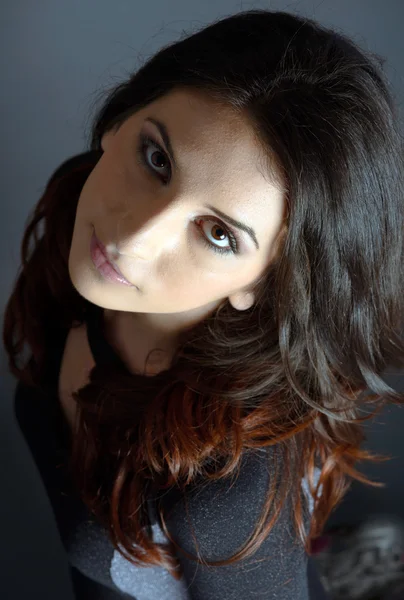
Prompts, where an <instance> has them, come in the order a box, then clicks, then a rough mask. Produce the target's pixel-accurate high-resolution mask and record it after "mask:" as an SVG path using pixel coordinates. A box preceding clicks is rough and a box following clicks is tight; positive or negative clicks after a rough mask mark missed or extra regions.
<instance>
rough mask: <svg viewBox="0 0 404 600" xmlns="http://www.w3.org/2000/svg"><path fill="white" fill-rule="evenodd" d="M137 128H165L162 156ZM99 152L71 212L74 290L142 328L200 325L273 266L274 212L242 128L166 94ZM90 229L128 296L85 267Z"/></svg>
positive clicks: (224, 115) (158, 140) (183, 95)
mask: <svg viewBox="0 0 404 600" xmlns="http://www.w3.org/2000/svg"><path fill="white" fill-rule="evenodd" d="M148 119H155V120H157V121H160V122H161V123H163V124H164V126H165V128H166V131H167V133H168V136H169V140H170V143H171V147H172V152H173V154H174V156H173V157H170V154H169V149H168V147H167V145H166V143H165V142H164V140H163V137H162V135H161V133H160V132H159V129H158V127H157V126H156V125H155V124H153V123H152V122H151V121H150V120H148ZM142 136H148V137H149V138H151V140H152V141H147V140H146V141H145V142H144V143H142ZM154 143H155V144H158V145H159V146H160V147H161V150H159V149H158V147H157V146H156V145H154ZM142 146H143V149H142ZM102 148H103V150H104V153H103V155H102V156H101V158H100V160H99V162H98V163H97V165H96V166H95V168H94V169H93V171H92V172H91V174H90V176H89V177H88V179H87V181H86V183H85V185H84V187H83V189H82V192H81V195H80V198H79V203H78V207H77V213H76V221H75V225H74V232H73V239H72V246H71V251H70V257H69V273H70V277H71V280H72V283H73V285H74V286H75V288H76V289H77V291H78V292H79V293H80V294H81V295H82V296H83V297H85V298H86V299H88V300H89V301H90V302H92V303H94V304H97V305H99V306H101V307H103V308H105V309H110V310H114V311H124V312H132V313H149V314H150V318H151V317H152V314H154V315H156V316H157V315H158V314H162V313H164V314H166V315H167V317H168V316H169V314H171V315H172V316H174V314H178V313H181V314H182V315H183V316H184V317H185V318H186V315H187V314H188V315H189V316H190V318H192V315H197V314H199V315H201V316H203V315H204V314H208V313H210V312H211V311H212V310H213V309H214V308H215V307H217V306H219V304H221V303H222V302H223V300H225V299H227V298H229V300H230V301H234V304H235V305H237V299H238V298H239V297H241V296H244V293H243V292H244V290H248V289H249V288H250V285H251V284H252V283H253V282H254V281H255V280H257V279H258V278H259V277H260V275H261V274H262V273H263V271H264V270H265V268H266V267H267V266H268V265H269V263H270V261H271V260H272V258H273V257H274V254H275V252H276V241H277V236H278V234H279V233H280V230H281V227H282V224H283V215H284V208H285V205H284V195H283V193H282V192H281V191H279V190H278V189H277V187H275V185H274V184H273V183H271V180H270V176H269V175H270V174H269V173H268V172H266V169H267V167H265V163H264V160H263V154H262V150H260V148H259V146H258V145H257V142H256V141H255V140H254V136H253V130H252V128H251V126H250V125H249V123H248V121H247V120H242V119H241V117H235V116H234V115H233V114H232V113H231V112H230V111H229V110H228V109H227V108H223V106H220V105H218V104H217V103H216V102H214V101H213V100H212V99H211V98H209V96H206V95H203V94H202V93H200V92H198V93H197V92H194V91H192V92H191V91H183V90H175V91H173V92H171V93H170V94H167V95H166V96H164V97H162V98H160V99H158V100H156V101H155V102H153V103H151V104H149V105H147V106H146V107H145V108H143V109H141V110H139V111H138V112H136V113H135V114H133V115H132V116H131V117H129V118H128V119H127V120H126V121H125V122H124V123H123V124H122V125H121V126H120V128H119V129H115V130H114V131H111V132H108V133H107V134H105V135H104V137H103V139H102ZM138 151H139V152H138ZM141 153H142V154H141ZM140 156H141V157H142V158H140ZM173 159H175V165H174V162H173ZM143 160H144V161H145V162H144V163H143V162H142V161H143ZM216 210H217V211H220V213H221V215H220V216H218V215H217V214H216V213H215V211H216ZM225 215H228V216H229V217H231V218H232V219H236V220H238V221H240V222H242V223H243V224H245V226H246V227H248V229H249V231H250V232H253V233H252V237H251V236H250V235H249V234H248V233H246V232H245V231H241V230H240V229H238V228H237V227H236V226H235V225H232V224H230V223H229V222H228V221H227V220H226V217H225ZM94 230H95V233H96V235H97V237H98V238H99V240H101V242H102V243H103V244H104V245H105V247H106V249H107V251H108V253H110V258H112V259H113V260H114V261H115V263H116V265H117V266H118V268H119V269H120V271H121V272H122V274H123V275H124V277H125V278H126V279H127V280H128V281H129V282H131V283H132V284H133V287H129V286H125V285H122V284H118V283H113V282H110V281H108V280H107V279H105V278H104V277H103V275H102V274H101V273H100V272H99V270H98V269H97V268H96V266H95V265H94V263H93V260H92V257H91V253H90V242H91V239H92V235H93V231H94ZM254 240H255V241H254ZM221 251H223V252H221ZM135 286H136V287H135ZM248 304H252V302H249V303H247V305H246V306H243V307H242V309H243V308H248V307H249V306H248ZM237 307H238V308H239V306H238V305H237ZM145 316H146V315H145Z"/></svg>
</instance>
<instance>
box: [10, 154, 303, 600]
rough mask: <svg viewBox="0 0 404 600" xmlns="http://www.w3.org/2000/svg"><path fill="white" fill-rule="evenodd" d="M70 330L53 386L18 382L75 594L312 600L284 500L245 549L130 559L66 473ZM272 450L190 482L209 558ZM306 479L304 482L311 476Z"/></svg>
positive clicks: (235, 525) (100, 342)
mask: <svg viewBox="0 0 404 600" xmlns="http://www.w3.org/2000/svg"><path fill="white" fill-rule="evenodd" d="M83 156H84V155H83ZM76 160H77V159H76ZM58 171H59V172H60V169H59V170H58ZM99 316H100V311H99V309H97V307H94V311H93V312H92V313H91V316H89V318H88V319H89V320H88V339H89V343H90V348H91V350H92V353H93V355H94V360H95V362H96V363H97V364H98V363H100V362H102V361H109V360H119V358H118V357H117V356H116V354H115V353H114V351H113V349H112V348H111V347H110V346H109V345H108V343H107V341H106V340H105V339H104V338H103V336H102V332H101V328H100V327H99V326H98V319H99ZM67 333H68V332H67V331H65V332H60V333H59V334H55V340H54V349H55V351H54V354H53V363H52V365H51V366H50V371H49V388H48V390H47V391H43V392H42V391H41V392H38V391H35V390H34V389H32V388H28V387H26V386H24V385H23V384H22V383H21V382H20V383H18V385H17V389H16V394H15V413H16V417H17V421H18V423H19V426H20V428H21V431H22V433H23V435H24V437H25V439H26V441H27V443H28V445H29V447H30V450H31V452H32V455H33V458H34V460H35V462H36V464H37V466H38V469H39V472H40V475H41V477H42V480H43V483H44V485H45V487H46V490H47V493H48V495H49V498H50V501H51V504H52V507H53V510H54V514H55V518H56V521H57V524H58V527H59V531H60V535H61V539H62V541H63V544H64V546H65V548H66V553H67V556H68V560H69V563H70V565H71V569H72V575H73V581H74V584H75V586H76V594H77V598H81V597H83V598H86V600H91V598H94V599H95V598H97V599H105V600H107V599H113V598H122V597H128V598H136V599H137V600H177V599H178V600H186V599H192V600H239V599H240V600H247V599H249V598H251V599H254V600H258V599H260V600H308V598H309V593H308V584H307V555H306V553H305V551H304V549H303V547H302V546H301V544H300V542H299V541H298V539H297V535H296V533H295V531H294V528H293V525H292V522H291V520H290V515H289V512H288V509H289V507H288V506H287V505H286V506H285V509H284V511H283V513H282V514H281V517H280V519H279V520H278V522H277V523H276V525H275V527H274V528H273V530H272V531H271V533H270V535H269V536H268V538H267V539H266V541H265V542H264V543H263V544H262V546H261V547H260V549H259V550H258V551H257V552H256V554H255V555H253V556H252V557H250V558H249V559H245V560H243V561H241V562H236V563H235V564H232V565H228V566H221V567H206V566H203V565H200V564H197V563H195V562H193V561H192V560H189V559H187V558H185V557H184V555H183V554H182V553H181V552H179V553H178V557H179V560H180V563H181V565H182V567H183V572H184V575H183V578H182V580H181V581H179V582H178V581H176V580H175V579H174V578H173V577H172V576H171V575H170V574H169V573H168V571H166V570H165V569H163V568H159V567H147V568H146V567H135V566H133V565H132V564H131V563H130V562H129V561H127V560H125V559H124V558H123V557H122V556H121V555H120V554H119V552H117V551H116V550H115V549H114V547H113V546H112V544H111V542H110V541H109V539H108V536H107V533H106V532H105V531H104V530H103V528H102V526H101V525H100V524H98V523H97V522H96V521H95V520H94V517H93V516H92V515H91V514H90V513H89V511H88V509H87V508H86V506H85V505H84V504H83V503H82V501H81V500H80V498H79V497H78V495H77V493H75V490H74V489H73V486H72V482H71V481H69V478H68V476H67V470H66V461H67V456H68V455H67V447H68V444H67V440H68V433H69V432H68V425H67V423H66V421H65V418H64V415H63V412H62V409H61V407H60V403H59V400H58V396H57V381H58V375H59V370H60V363H61V359H62V354H63V349H64V345H65V341H66V336H67ZM276 451H277V450H276V448H269V449H263V450H259V451H254V452H249V453H246V454H245V455H244V458H243V462H242V467H241V470H240V474H239V476H238V479H237V480H236V483H234V482H233V484H231V483H230V482H229V481H216V482H210V483H209V484H207V485H205V486H204V487H203V488H202V489H190V490H189V492H188V493H187V504H188V510H189V519H190V520H191V522H192V525H193V528H194V533H195V536H196V539H197V541H198V544H199V547H200V551H201V553H202V556H205V557H207V558H209V559H211V560H216V559H219V558H228V557H230V556H231V555H232V554H233V553H234V552H235V551H236V549H237V548H238V547H240V545H242V544H244V543H245V542H246V540H247V538H248V537H249V535H250V534H251V533H252V531H253V529H254V526H255V523H256V521H257V519H258V517H259V515H260V513H261V508H262V506H263V502H264V500H265V497H266V493H267V488H268V481H269V479H268V478H269V477H271V469H272V467H271V464H272V462H273V461H272V460H271V456H273V453H274V452H276ZM302 484H303V489H304V487H305V482H304V481H303V482H302ZM167 502H168V503H169V504H170V507H171V508H172V512H171V515H170V517H169V518H168V522H167V524H168V528H169V531H170V532H171V533H172V534H173V536H174V538H175V539H176V540H177V541H178V542H179V544H180V545H181V546H182V547H183V548H184V549H185V550H187V551H188V552H190V553H192V554H194V555H195V554H196V547H195V545H194V542H193V538H192V534H191V531H190V527H189V523H188V520H187V517H186V513H185V507H184V503H183V500H182V499H181V498H180V497H177V498H176V497H173V496H170V495H167ZM149 508H150V516H151V520H152V530H153V536H154V539H155V540H156V541H164V540H165V537H164V534H163V532H162V530H161V527H160V523H159V520H158V517H157V516H156V512H155V510H154V508H153V505H152V503H150V506H149ZM91 581H93V582H97V583H91ZM86 582H87V583H86ZM84 588H85V589H84Z"/></svg>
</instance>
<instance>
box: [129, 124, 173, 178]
mask: <svg viewBox="0 0 404 600" xmlns="http://www.w3.org/2000/svg"><path fill="white" fill-rule="evenodd" d="M137 155H138V157H139V159H140V163H141V164H142V165H143V166H144V167H146V169H147V170H148V171H150V173H151V174H152V175H154V176H155V177H157V178H158V179H160V180H161V181H162V183H164V185H167V183H168V181H169V179H170V177H171V163H170V160H169V158H168V156H167V154H166V153H165V152H164V150H163V149H162V148H161V146H160V145H159V144H158V143H157V142H155V141H154V140H152V139H151V138H150V137H149V136H147V135H141V136H140V140H139V146H138V149H137ZM167 171H168V173H167Z"/></svg>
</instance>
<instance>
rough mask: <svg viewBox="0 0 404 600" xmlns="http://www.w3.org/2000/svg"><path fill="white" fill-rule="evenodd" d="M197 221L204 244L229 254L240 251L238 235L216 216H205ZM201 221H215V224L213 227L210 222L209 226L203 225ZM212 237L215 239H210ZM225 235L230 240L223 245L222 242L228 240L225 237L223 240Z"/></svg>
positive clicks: (216, 250) (215, 250)
mask: <svg viewBox="0 0 404 600" xmlns="http://www.w3.org/2000/svg"><path fill="white" fill-rule="evenodd" d="M195 223H196V225H197V227H198V228H199V229H200V230H201V232H202V233H201V237H202V241H203V242H204V244H206V246H207V247H208V248H210V249H211V250H213V251H214V252H218V253H219V254H229V253H230V252H231V253H233V254H238V253H239V245H238V240H237V236H236V235H235V234H234V233H233V232H232V231H230V230H229V229H227V227H225V226H224V225H222V224H221V223H220V222H219V221H217V220H216V219H214V218H205V219H197V220H196V221H195ZM200 223H208V224H209V223H215V226H214V227H212V225H211V224H210V225H208V227H204V226H203V225H202V226H201V225H200ZM205 231H206V232H207V234H206V233H205ZM212 232H213V234H212ZM210 237H211V238H212V239H213V242H211V241H210V240H209V238H210ZM223 237H224V238H227V239H228V240H229V242H228V243H227V245H224V246H221V245H220V244H222V243H223V242H225V241H226V240H225V239H224V240H223ZM217 238H220V239H217Z"/></svg>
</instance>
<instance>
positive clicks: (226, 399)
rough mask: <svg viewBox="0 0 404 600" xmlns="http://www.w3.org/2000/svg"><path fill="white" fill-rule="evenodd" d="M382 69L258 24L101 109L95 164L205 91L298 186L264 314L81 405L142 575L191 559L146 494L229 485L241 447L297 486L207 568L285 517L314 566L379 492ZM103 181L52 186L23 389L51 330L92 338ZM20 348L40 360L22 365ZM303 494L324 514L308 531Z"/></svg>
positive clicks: (392, 274)
mask: <svg viewBox="0 0 404 600" xmlns="http://www.w3.org/2000/svg"><path fill="white" fill-rule="evenodd" d="M382 65H383V59H381V58H380V57H379V56H378V55H376V54H374V53H371V52H365V51H363V50H361V49H359V47H358V46H357V45H356V43H354V42H353V41H352V40H350V39H348V38H347V37H345V36H344V35H343V34H340V33H336V32H335V31H333V30H331V29H327V28H325V27H323V26H320V25H319V24H318V23H316V22H315V21H313V20H310V19H307V18H302V17H299V16H296V15H292V14H289V13H286V12H275V11H269V10H249V11H244V12H239V13H236V14H233V15H231V16H229V17H226V18H223V19H221V20H217V21H215V22H213V23H211V24H210V25H208V26H206V27H204V28H203V29H201V30H199V31H196V32H194V33H192V34H190V35H188V36H183V39H180V40H179V41H177V42H175V43H172V44H169V45H166V46H164V47H163V48H162V49H161V50H160V51H158V52H157V53H156V54H155V55H154V56H153V57H152V58H150V59H149V60H147V61H146V62H145V64H144V65H143V66H142V67H141V68H139V69H138V70H137V71H136V72H135V73H134V74H131V75H130V77H129V78H128V79H127V80H126V81H124V82H123V83H121V84H120V85H118V86H117V87H115V88H114V89H112V90H108V93H107V97H106V99H105V100H104V102H103V105H102V107H101V108H100V109H98V110H97V113H96V115H95V117H94V121H93V124H92V129H91V142H90V149H91V150H93V151H94V156H95V157H96V156H98V153H100V154H99V155H101V153H102V150H101V144H100V140H101V137H102V135H103V134H104V133H105V132H106V131H108V130H110V129H111V128H113V127H116V126H118V127H119V125H120V124H122V123H123V122H124V121H125V119H127V118H128V117H129V116H130V115H132V114H133V113H134V112H136V111H138V110H139V109H141V108H142V107H144V106H145V105H147V104H148V103H150V102H152V101H153V100H155V99H157V98H159V97H161V96H163V95H164V94H166V93H168V92H169V91H170V90H173V89H174V88H184V89H186V88H188V89H199V90H201V91H205V92H208V93H209V95H210V97H214V98H216V99H217V100H218V101H219V102H222V103H223V105H224V106H226V107H228V108H230V109H233V110H234V111H235V112H236V113H239V114H242V115H244V116H246V117H247V118H248V119H249V120H250V122H251V127H252V128H253V130H254V132H255V134H256V136H257V139H258V140H259V142H260V144H261V145H262V148H263V150H264V152H265V155H266V156H267V158H268V165H269V164H270V157H272V156H273V155H275V156H276V159H277V160H278V161H279V165H280V166H281V168H282V172H283V175H284V180H285V182H286V188H285V198H286V203H287V220H286V225H287V226H286V231H285V235H284V238H283V240H282V244H281V246H280V249H279V252H278V254H277V256H276V259H275V260H274V261H273V262H272V263H271V264H270V265H269V267H268V268H267V269H266V270H265V272H264V273H263V274H262V277H261V278H260V280H259V281H258V283H257V286H256V290H255V291H256V303H255V305H254V306H252V307H251V308H250V309H248V310H246V311H238V310H235V309H234V308H233V307H232V306H231V305H230V303H229V302H227V301H226V302H224V303H223V304H222V305H220V307H219V308H218V309H217V310H216V311H215V313H214V314H212V315H210V316H209V317H207V318H206V319H204V320H203V321H202V322H200V323H198V324H197V326H195V327H194V329H192V331H191V335H190V334H189V332H188V333H187V336H188V337H187V340H186V341H183V343H181V344H180V347H179V348H178V350H177V352H176V355H175V357H174V360H173V364H172V365H171V366H170V368H168V369H166V370H165V371H162V372H160V373H159V374H157V375H155V376H153V377H150V376H146V375H145V374H143V375H142V374H140V373H139V374H131V373H129V372H124V371H123V370H122V369H120V367H119V365H111V366H109V367H107V368H106V367H105V366H102V367H99V366H98V367H97V366H95V367H94V368H93V369H92V371H91V373H90V379H89V383H88V384H86V385H85V386H84V387H82V388H81V389H80V390H78V391H77V392H76V393H75V395H74V399H75V401H76V402H77V407H78V410H77V416H76V424H75V427H76V434H75V435H74V439H73V442H72V444H73V445H72V453H71V458H70V469H71V473H72V475H73V477H74V479H75V482H76V485H77V488H78V489H79V490H80V494H81V497H82V499H83V501H84V502H85V503H86V504H87V506H88V507H89V508H90V509H91V510H92V512H93V513H94V514H95V515H97V517H98V518H99V520H100V521H101V522H102V523H104V524H105V526H106V528H107V530H108V532H109V535H110V539H111V540H112V543H113V544H114V546H115V548H116V549H117V550H118V551H119V552H120V553H121V554H123V556H125V558H127V559H128V560H130V561H132V562H133V563H134V564H143V565H151V564H155V565H161V566H164V567H165V568H167V569H169V570H170V572H171V573H172V574H173V576H174V577H176V578H179V577H180V572H179V570H178V566H179V565H178V559H177V558H176V557H175V553H174V550H175V548H177V549H180V550H181V548H179V547H178V546H177V544H176V542H175V540H173V539H172V538H171V537H170V533H169V531H168V530H167V527H166V525H165V516H166V515H165V514H164V510H163V507H162V506H161V505H159V509H158V510H159V514H160V518H161V522H162V524H163V529H164V530H165V533H166V535H167V536H168V538H169V544H159V543H155V542H153V540H152V539H151V536H150V535H149V532H150V530H149V529H148V527H147V526H148V523H149V521H148V513H147V510H146V505H147V498H148V497H149V494H150V491H151V490H167V489H171V488H173V487H174V486H175V487H177V488H178V489H179V490H180V491H182V492H184V491H185V490H186V488H187V486H189V485H191V484H196V482H197V481H208V480H209V479H213V478H222V477H230V476H233V475H236V474H237V469H238V467H239V465H240V461H241V457H242V455H243V452H244V451H246V450H248V449H255V448H262V447H266V446H270V445H277V448H279V449H280V456H281V460H282V465H283V466H282V469H283V473H289V474H290V477H285V476H283V477H280V476H278V477H275V478H273V479H271V484H270V489H268V497H267V500H266V503H265V505H264V509H263V511H262V515H261V517H260V519H259V521H258V522H257V525H256V529H255V531H254V533H253V535H252V536H251V537H250V538H249V539H248V540H247V541H246V543H245V544H244V546H243V547H242V548H241V549H240V550H239V551H238V552H237V553H236V554H235V555H234V556H232V557H231V558H229V559H228V560H223V561H216V562H213V561H209V560H207V559H206V560H205V561H204V562H205V563H207V564H230V563H232V562H234V561H236V560H239V559H240V558H242V557H245V556H250V555H252V554H253V553H254V551H255V550H256V549H257V548H258V547H259V545H260V544H261V543H262V541H263V540H264V539H265V538H266V536H268V534H269V532H270V530H271V529H272V527H273V525H274V523H275V521H276V519H277V517H278V516H279V514H280V510H281V509H282V507H283V506H284V504H285V501H286V500H287V499H291V501H292V502H291V505H292V506H293V514H292V517H293V519H294V524H295V526H296V530H297V532H298V538H299V539H300V540H301V542H302V543H303V544H304V545H305V548H306V549H307V551H309V552H310V541H311V540H312V539H313V538H314V537H316V536H317V535H319V534H320V533H321V531H322V529H323V527H324V524H325V522H326V519H327V518H328V516H329V515H330V513H331V511H332V510H333V509H334V507H335V506H336V505H337V504H338V503H339V501H340V500H341V499H342V498H343V496H344V494H345V493H346V491H347V490H348V488H349V486H350V484H351V482H352V480H353V479H357V480H360V481H362V482H364V483H366V484H368V485H375V486H376V485H381V484H379V483H375V482H372V481H370V480H368V479H367V478H366V477H365V476H364V475H362V474H361V473H360V472H359V471H358V470H357V469H356V467H355V465H356V463H357V462H358V461H363V460H371V461H381V460H386V457H382V456H376V455H373V454H371V453H369V452H367V451H365V450H362V449H361V448H360V446H361V443H362V441H363V440H364V439H365V435H364V432H363V425H362V423H363V421H364V420H366V419H369V418H370V417H371V416H373V415H374V414H376V413H377V411H379V410H380V408H381V407H382V406H383V405H384V404H385V403H386V402H393V403H401V402H402V401H403V396H402V395H400V394H399V393H398V392H397V391H395V390H394V389H392V388H391V387H389V386H388V385H387V384H386V382H385V381H384V380H383V379H382V377H381V375H382V373H383V371H384V369H385V368H386V367H388V366H395V367H398V368H401V367H402V366H403V364H404V347H403V343H402V337H401V333H402V332H401V323H402V321H401V318H402V315H403V302H404V294H403V292H402V289H403V225H404V223H403V220H404V219H403V216H404V212H403V188H404V185H403V152H402V139H401V136H400V134H399V126H398V117H397V114H396V110H397V109H396V108H395V104H394V101H393V94H392V92H391V91H390V90H389V86H388V84H387V82H386V79H385V77H384V75H383V73H382ZM91 156H92V155H91ZM95 164H96V159H95V158H94V160H92V159H90V158H89V159H88V162H87V163H86V164H82V165H81V166H80V167H77V165H76V166H72V167H71V168H70V169H69V172H68V173H67V174H65V175H63V176H56V177H54V178H52V180H51V181H50V182H49V183H48V185H47V186H46V189H45V191H44V193H43V195H42V197H41V198H40V200H39V202H38V204H37V205H36V207H35V209H34V211H33V213H32V215H30V220H29V223H28V225H27V227H26V230H25V233H24V236H23V241H22V248H21V256H22V267H21V272H20V273H19V274H18V277H17V280H16V283H15V286H14V288H13V291H12V294H11V297H10V298H9V301H8V303H7V306H6V310H5V316H4V328H3V340H4V344H5V347H6V351H7V353H8V356H9V368H10V370H11V372H12V373H13V374H14V375H15V376H16V377H18V378H19V379H20V380H22V381H24V382H25V383H26V384H28V385H33V386H39V387H40V386H41V385H43V384H44V380H45V374H46V365H47V361H48V360H49V357H50V356H51V354H52V351H53V350H52V347H51V342H50V340H51V337H50V335H51V330H52V329H55V328H56V329H58V328H59V329H60V328H65V329H66V328H71V327H73V326H75V325H76V324H77V323H78V324H81V323H83V322H84V318H85V314H86V310H87V308H88V306H87V304H88V303H87V301H86V300H85V299H84V298H82V297H81V296H80V295H79V294H78V293H77V291H76V290H75V289H74V288H73V286H72V283H71V281H70V278H69V273H68V267H67V265H68V256H69V249H70V244H71V240H72V233H73V227H74V220H75V213H76V208H77V203H78V198H79V195H80V191H81V189H82V187H83V185H84V182H85V181H86V178H87V177H88V175H89V174H90V172H91V170H92V169H93V168H94V166H95ZM268 172H269V168H268ZM40 224H42V225H43V232H42V235H41V236H39V234H38V231H37V229H38V227H39V225H40ZM31 241H33V247H32V249H31V250H29V245H30V242H31ZM24 342H26V343H28V345H29V347H30V350H31V355H30V360H29V361H27V362H26V364H25V365H24V366H17V359H18V357H19V356H20V355H21V353H22V350H23V345H24ZM366 390H368V392H369V393H368V394H366V393H364V392H366ZM134 398H136V401H135V402H134V401H133V399H134ZM367 404H371V405H373V407H374V410H373V411H372V412H371V413H369V412H367V411H366V410H365V405H367ZM361 413H362V416H361ZM364 413H365V414H364ZM273 460H274V461H275V463H276V460H277V459H276V457H274V458H273ZM315 466H317V467H318V468H319V469H320V478H319V480H318V482H317V483H316V482H315V478H314V468H315ZM278 473H279V469H278ZM303 476H306V477H307V479H308V481H309V483H310V485H309V488H310V494H311V498H312V499H313V501H314V511H313V514H312V516H311V518H310V528H309V530H306V528H305V527H304V517H305V514H308V513H306V511H307V510H308V509H307V506H306V505H305V503H304V500H303V498H302V495H301V493H300V492H301V478H302V477H303ZM320 492H321V493H320ZM272 509H275V510H274V515H273V517H272V518H271V519H269V518H268V516H269V514H270V511H271V510H272ZM195 560H198V561H199V558H195Z"/></svg>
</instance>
